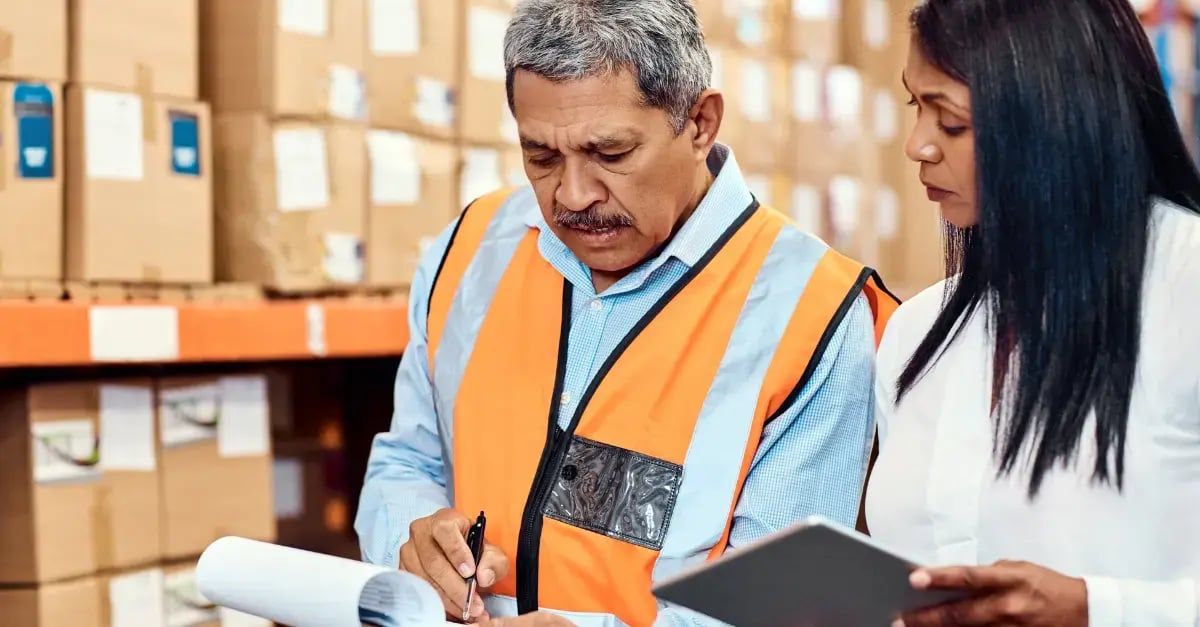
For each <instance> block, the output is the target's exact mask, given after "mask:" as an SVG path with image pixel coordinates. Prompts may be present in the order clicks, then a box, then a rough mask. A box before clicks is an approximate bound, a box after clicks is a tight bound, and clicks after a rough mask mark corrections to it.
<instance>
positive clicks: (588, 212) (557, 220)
mask: <svg viewBox="0 0 1200 627" xmlns="http://www.w3.org/2000/svg"><path fill="white" fill-rule="evenodd" d="M554 224H556V225H558V226H560V227H563V228H568V229H608V228H618V227H625V226H633V218H631V217H629V216H627V215H625V214H621V213H605V212H604V211H602V210H600V209H598V208H595V207H588V208H587V209H584V210H583V211H571V210H570V209H567V208H566V207H563V206H562V205H555V206H554Z"/></svg>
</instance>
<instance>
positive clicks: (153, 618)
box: [108, 568, 166, 627]
mask: <svg viewBox="0 0 1200 627" xmlns="http://www.w3.org/2000/svg"><path fill="white" fill-rule="evenodd" d="M164 592H165V589H164V584H163V571H162V569H159V568H154V569H151V570H145V571H142V572H137V573H132V574H129V575H122V576H119V577H113V578H112V579H111V580H110V581H109V583H108V601H109V606H110V607H111V608H112V613H111V615H110V621H109V625H110V626H111V627H163V626H164V625H165V624H166V622H165V621H166V610H165V608H164V606H163V596H164Z"/></svg>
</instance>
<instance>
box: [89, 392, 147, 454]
mask: <svg viewBox="0 0 1200 627" xmlns="http://www.w3.org/2000/svg"><path fill="white" fill-rule="evenodd" d="M154 449H155V441H154V395H153V393H152V392H151V390H150V388H149V387H140V386H133V385H103V386H100V469H101V470H133V471H151V470H154V467H155V459H154Z"/></svg>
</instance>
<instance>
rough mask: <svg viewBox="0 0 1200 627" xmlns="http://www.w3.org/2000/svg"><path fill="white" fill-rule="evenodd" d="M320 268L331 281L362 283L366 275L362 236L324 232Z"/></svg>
mask: <svg viewBox="0 0 1200 627" xmlns="http://www.w3.org/2000/svg"><path fill="white" fill-rule="evenodd" d="M321 243H322V244H323V248H324V249H325V254H324V256H323V257H322V258H321V269H322V270H323V271H324V273H325V278H326V279H328V280H329V281H331V282H333V283H362V281H363V278H364V277H365V276H366V261H365V260H364V259H363V241H362V238H361V237H359V236H357V235H354V234H353V233H324V234H322V236H321Z"/></svg>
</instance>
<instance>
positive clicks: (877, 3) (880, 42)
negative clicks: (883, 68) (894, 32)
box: [863, 0, 892, 50]
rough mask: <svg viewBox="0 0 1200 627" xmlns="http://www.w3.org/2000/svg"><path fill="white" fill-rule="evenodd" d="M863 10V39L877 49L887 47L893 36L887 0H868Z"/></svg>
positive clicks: (869, 45)
mask: <svg viewBox="0 0 1200 627" xmlns="http://www.w3.org/2000/svg"><path fill="white" fill-rule="evenodd" d="M863 12H864V15H863V40H864V41H866V42H867V46H868V47H870V48H874V49H875V50H881V49H883V48H885V47H887V45H888V42H889V41H890V40H891V38H892V37H891V26H892V25H891V16H890V15H889V13H888V3H887V0H866V6H864V7H863Z"/></svg>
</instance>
